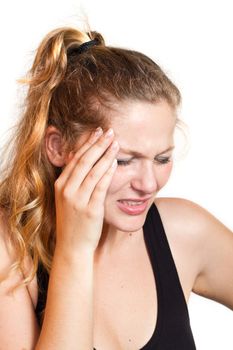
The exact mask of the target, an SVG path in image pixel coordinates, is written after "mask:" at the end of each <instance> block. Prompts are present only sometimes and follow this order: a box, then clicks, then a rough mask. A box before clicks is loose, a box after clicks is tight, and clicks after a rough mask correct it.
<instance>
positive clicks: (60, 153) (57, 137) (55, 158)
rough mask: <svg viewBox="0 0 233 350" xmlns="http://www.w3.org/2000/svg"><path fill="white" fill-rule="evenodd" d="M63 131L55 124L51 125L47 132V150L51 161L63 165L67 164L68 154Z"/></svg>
mask: <svg viewBox="0 0 233 350" xmlns="http://www.w3.org/2000/svg"><path fill="white" fill-rule="evenodd" d="M64 146H65V145H64V141H63V139H62V134H61V132H60V131H59V130H58V129H57V128H56V127H54V126H49V127H48V128H47V130H46V133H45V150H46V153H47V156H48V158H49V160H50V162H51V163H52V164H53V165H55V166H57V167H63V166H64V165H65V164H66V158H67V154H66V152H65V147H64Z"/></svg>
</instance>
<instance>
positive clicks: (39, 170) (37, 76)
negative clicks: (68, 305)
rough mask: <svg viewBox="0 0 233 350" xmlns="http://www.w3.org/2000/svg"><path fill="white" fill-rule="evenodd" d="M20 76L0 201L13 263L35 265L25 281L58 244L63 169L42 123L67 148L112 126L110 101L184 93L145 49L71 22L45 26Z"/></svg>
mask: <svg viewBox="0 0 233 350" xmlns="http://www.w3.org/2000/svg"><path fill="white" fill-rule="evenodd" d="M94 39H95V40H96V41H97V42H98V44H97V45H94V46H92V47H89V48H88V50H85V51H84V52H82V53H81V54H80V53H77V52H76V53H75V50H73V49H74V48H77V47H79V46H80V45H81V44H83V43H85V42H88V41H90V40H94ZM23 83H25V84H27V87H28V90H27V95H26V98H25V107H24V112H23V113H22V115H21V118H20V120H19V122H18V123H17V126H16V129H15V133H14V135H13V139H11V141H10V142H11V149H12V151H11V153H10V157H9V159H8V160H7V161H6V166H5V169H4V171H3V172H2V178H1V182H0V207H1V208H2V209H3V210H4V212H5V213H6V217H7V222H8V226H9V238H10V241H11V242H12V244H13V246H14V248H15V250H16V256H17V259H16V261H15V263H14V264H13V265H12V269H17V268H20V269H22V266H23V261H24V258H25V257H27V256H28V255H29V256H30V257H31V258H32V261H33V268H32V269H31V271H30V273H29V274H28V275H27V276H24V277H25V278H24V281H23V283H25V284H26V283H28V282H29V281H31V280H32V278H33V277H34V276H35V274H36V272H37V269H38V264H42V265H43V266H44V268H45V269H46V270H47V272H48V274H49V272H50V270H51V262H52V258H53V253H54V247H55V244H56V222H55V214H56V213H55V200H54V182H55V180H56V178H57V177H58V176H59V174H60V173H61V169H60V168H57V167H55V166H53V165H52V164H51V163H50V161H49V160H48V157H47V155H46V152H45V147H44V136H45V131H46V128H47V127H48V126H49V125H54V126H55V127H56V128H58V129H59V130H60V132H61V133H62V135H63V138H64V140H65V141H66V144H67V145H68V148H69V150H71V149H72V147H73V146H74V143H75V142H77V138H78V137H79V136H80V135H82V134H83V133H84V132H86V131H93V130H94V129H95V128H97V127H98V126H101V127H102V128H103V130H106V129H107V128H108V127H109V125H110V122H111V120H109V117H108V113H106V109H108V108H110V109H111V108H113V105H114V102H116V101H118V102H121V101H122V100H129V99H130V100H141V101H147V102H152V103H154V102H157V101H159V100H160V99H165V100H166V101H167V102H168V103H169V104H170V105H171V106H172V107H174V108H176V107H178V106H179V104H180V102H181V95H180V92H179V90H178V88H177V87H176V86H175V85H174V84H173V83H172V81H171V80H170V79H169V78H168V76H167V75H166V74H165V73H164V72H163V70H162V69H161V68H160V67H159V66H158V65H157V64H156V63H155V62H154V61H153V60H152V59H150V58H149V57H147V56H146V55H144V54H142V53H140V52H137V51H133V50H127V49H124V48H117V47H111V46H106V45H105V42H104V39H103V37H102V35H101V34H99V33H97V32H92V31H89V32H87V33H86V32H82V31H80V30H78V29H75V28H70V27H63V28H58V29H56V30H53V31H51V32H50V33H48V34H47V36H46V37H45V38H44V40H43V41H42V42H41V44H40V45H39V47H38V49H37V52H36V56H35V59H34V62H33V64H32V67H31V69H30V71H29V72H28V75H27V76H26V78H25V79H24V80H23ZM177 121H178V119H177ZM67 150H68V149H67Z"/></svg>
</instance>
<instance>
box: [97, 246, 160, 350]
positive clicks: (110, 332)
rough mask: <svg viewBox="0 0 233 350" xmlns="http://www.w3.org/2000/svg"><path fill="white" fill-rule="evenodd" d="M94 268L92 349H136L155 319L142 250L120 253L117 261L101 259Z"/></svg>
mask: <svg viewBox="0 0 233 350" xmlns="http://www.w3.org/2000/svg"><path fill="white" fill-rule="evenodd" d="M94 271H95V273H94V346H95V348H96V349H97V350H103V349H111V350H114V349H116V350H119V349H124V350H126V349H127V350H131V349H132V350H133V349H134V350H135V349H140V348H141V347H143V345H145V344H146V342H147V341H148V340H149V338H150V337H151V335H152V333H153V330H154V328H155V323H156V318H157V292H156V285H155V279H154V275H153V271H152V267H151V264H150V261H149V257H148V255H147V254H146V251H145V250H143V249H141V250H140V251H137V252H135V254H132V255H130V256H125V255H122V256H121V258H120V262H119V261H116V259H114V258H113V259H108V261H107V260H105V259H104V260H102V261H101V262H100V263H98V265H96V266H95V270H94ZM142 322H143V327H142Z"/></svg>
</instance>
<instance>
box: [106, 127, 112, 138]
mask: <svg viewBox="0 0 233 350" xmlns="http://www.w3.org/2000/svg"><path fill="white" fill-rule="evenodd" d="M112 135H113V129H112V128H110V129H108V131H107V132H106V134H105V136H106V137H110V136H112Z"/></svg>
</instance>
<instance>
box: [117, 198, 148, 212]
mask: <svg viewBox="0 0 233 350" xmlns="http://www.w3.org/2000/svg"><path fill="white" fill-rule="evenodd" d="M147 203H148V200H147V201H145V202H143V203H142V204H140V205H134V206H132V205H127V204H126V203H122V202H119V201H118V202H117V204H118V207H119V208H120V210H122V211H123V212H124V213H126V214H129V215H139V214H142V213H143V212H144V211H145V210H146V208H147Z"/></svg>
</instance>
